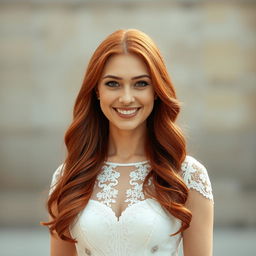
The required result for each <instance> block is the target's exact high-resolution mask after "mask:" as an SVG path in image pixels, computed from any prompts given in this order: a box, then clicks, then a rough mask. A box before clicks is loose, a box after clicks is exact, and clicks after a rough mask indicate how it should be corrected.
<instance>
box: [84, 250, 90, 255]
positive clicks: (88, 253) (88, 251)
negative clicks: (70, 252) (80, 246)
mask: <svg viewBox="0 0 256 256" xmlns="http://www.w3.org/2000/svg"><path fill="white" fill-rule="evenodd" d="M84 251H85V253H86V254H87V255H92V254H91V251H90V250H89V249H88V248H85V250H84Z"/></svg>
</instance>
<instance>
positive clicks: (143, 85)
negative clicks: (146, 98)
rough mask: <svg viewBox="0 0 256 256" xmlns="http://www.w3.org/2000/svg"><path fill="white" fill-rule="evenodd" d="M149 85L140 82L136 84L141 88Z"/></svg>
mask: <svg viewBox="0 0 256 256" xmlns="http://www.w3.org/2000/svg"><path fill="white" fill-rule="evenodd" d="M148 84H149V83H148V82H146V81H138V82H137V83H136V85H138V86H139V87H146V86H147V85H148Z"/></svg>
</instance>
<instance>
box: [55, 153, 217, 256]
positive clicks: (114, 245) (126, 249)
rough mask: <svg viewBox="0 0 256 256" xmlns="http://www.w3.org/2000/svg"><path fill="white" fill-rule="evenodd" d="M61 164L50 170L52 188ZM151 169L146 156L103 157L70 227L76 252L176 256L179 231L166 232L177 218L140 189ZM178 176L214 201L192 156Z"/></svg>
mask: <svg viewBox="0 0 256 256" xmlns="http://www.w3.org/2000/svg"><path fill="white" fill-rule="evenodd" d="M62 167H63V165H61V166H59V167H58V169H57V170H56V171H55V172H54V174H53V177H52V186H51V189H50V193H51V191H52V190H53V189H54V184H55V183H56V181H57V180H58V177H59V175H61V170H62ZM149 170H150V164H149V162H148V161H143V162H137V163H127V164H120V163H113V162H104V165H103V166H102V170H101V172H100V173H99V175H98V176H97V180H96V182H95V186H94V190H93V194H92V196H91V198H90V200H89V202H88V204H87V205H86V207H85V208H84V209H83V210H82V211H81V212H80V213H79V215H78V216H77V218H76V220H75V221H74V223H73V224H72V225H71V226H70V233H71V235H72V237H73V238H75V239H76V240H77V241H78V243H76V250H77V255H78V256H88V255H91V256H92V255H95V256H128V255H129V256H143V255H145V256H146V255H159V256H167V255H168V256H177V255H178V249H179V245H180V242H181V239H182V236H181V234H180V233H179V234H178V235H176V236H172V237H170V236H169V235H170V234H172V233H175V232H176V231H177V230H178V229H179V228H180V225H181V223H180V220H179V219H177V218H175V217H174V216H172V215H170V214H169V213H168V212H167V211H166V210H165V209H164V208H162V207H161V205H160V204H159V203H158V202H157V201H156V200H155V199H153V198H148V197H146V195H145V194H144V193H143V192H142V183H143V180H144V178H145V177H146V175H147V174H148V172H149ZM182 177H183V180H184V182H185V183H186V185H187V186H188V188H190V189H195V190H197V191H198V192H199V193H201V194H202V195H203V196H204V197H206V198H208V199H209V200H213V195H212V188H211V183H210V180H209V176H208V173H207V170H206V168H205V167H204V166H203V165H202V164H201V163H200V162H199V161H197V160H196V159H195V158H193V157H191V156H187V157H186V159H185V161H184V162H183V163H182ZM151 183H152V182H151V180H149V181H148V185H150V184H151Z"/></svg>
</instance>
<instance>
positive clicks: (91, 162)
mask: <svg viewBox="0 0 256 256" xmlns="http://www.w3.org/2000/svg"><path fill="white" fill-rule="evenodd" d="M122 53H132V54H136V55H137V56H138V57H140V58H142V60H143V61H144V63H145V64H146V65H147V67H148V70H149V73H150V76H151V80H152V84H153V86H154V90H155V92H156V94H157V96H158V98H157V99H156V100H155V103H154V107H153V110H152V112H151V114H150V116H149V117H148V119H147V136H146V137H147V138H146V143H145V152H146V157H147V159H149V161H150V166H151V171H150V172H149V174H148V175H147V177H146V178H145V180H144V183H143V191H144V192H147V194H149V195H150V196H151V197H152V198H155V199H157V200H158V202H159V203H160V204H161V205H162V206H163V207H164V208H165V209H166V210H167V211H168V212H169V213H170V214H171V215H173V216H175V217H176V218H178V219H180V221H181V227H180V229H179V230H178V231H177V232H176V233H175V234H172V235H176V234H178V233H179V232H182V231H184V230H185V229H186V228H188V227H189V224H190V221H191V217H192V215H191V212H190V211H189V210H188V209H186V208H185V206H184V204H185V202H186V200H187V197H188V188H187V186H186V185H185V183H184V182H183V180H182V178H181V176H180V171H181V164H182V162H183V161H184V160H185V157H186V143H185V138H184V135H183V134H182V131H181V129H180V128H179V127H178V126H177V125H176V124H175V120H176V118H177V116H178V114H179V112H180V103H179V102H178V100H177V98H176V93H175V90H174V87H173V84H172V82H171V80H170V77H169V75H168V72H167V69H166V66H165V64H164V61H163V58H162V56H161V54H160V52H159V50H158V48H157V46H156V45H155V43H154V42H153V41H152V39H151V38H150V37H149V36H147V35H146V34H145V33H143V32H141V31H139V30H136V29H128V30H117V31H116V32H114V33H112V34H111V35H109V36H108V37H107V38H106V39H105V40H104V41H103V42H102V43H101V44H100V45H99V47H98V48H97V49H96V50H95V52H94V54H93V56H92V57H91V59H90V61H89V64H88V67H87V70H86V74H85V77H84V80H83V83H82V86H81V89H80V91H79V94H78V96H77V98H76V101H75V105H74V110H73V121H72V123H71V125H70V126H69V128H68V129H67V131H66V133H65V144H66V147H67V156H66V159H65V161H64V169H63V174H62V176H61V177H60V178H59V180H58V183H57V184H56V186H55V189H54V190H53V192H52V193H51V194H50V196H49V198H48V202H47V207H48V211H49V214H50V215H51V216H52V220H51V221H49V222H43V223H42V224H43V225H47V226H48V227H49V230H50V232H51V233H53V232H54V231H55V232H57V234H58V236H59V237H60V238H61V239H63V240H66V241H69V242H76V240H75V239H72V237H69V235H67V234H68V232H67V231H68V230H69V227H70V225H71V224H72V222H73V221H74V220H75V218H76V217H77V215H78V213H79V212H80V211H81V210H82V209H83V208H84V207H85V206H86V205H87V203H88V201H89V199H90V196H91V194H92V192H93V186H94V183H95V180H96V177H97V175H98V173H99V171H100V170H101V166H102V164H103V161H104V160H107V153H108V152H107V149H108V133H109V128H108V119H107V118H106V117H105V116H104V114H103V112H102V111H101V109H100V106H99V101H98V100H97V96H96V92H95V89H96V86H97V83H98V81H99V79H100V77H101V74H102V71H103V68H104V65H105V63H106V61H107V60H108V59H109V58H110V57H111V56H113V55H114V54H122ZM150 177H152V182H153V185H154V192H153V191H152V190H151V189H150V187H148V186H147V181H148V179H149V178H150ZM53 209H56V210H55V211H54V210H53Z"/></svg>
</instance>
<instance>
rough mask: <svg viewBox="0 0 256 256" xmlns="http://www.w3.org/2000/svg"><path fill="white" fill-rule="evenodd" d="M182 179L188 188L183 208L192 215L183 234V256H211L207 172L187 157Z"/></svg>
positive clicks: (211, 212) (210, 199)
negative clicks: (188, 225)
mask: <svg viewBox="0 0 256 256" xmlns="http://www.w3.org/2000/svg"><path fill="white" fill-rule="evenodd" d="M183 179H184V181H185V183H186V185H187V186H188V188H189V193H188V199H187V201H186V204H185V206H186V207H187V208H188V209H189V210H190V211H191V213H192V220H191V222H190V227H189V228H188V229H186V230H185V231H184V232H183V252H184V256H212V243H213V223H214V207H213V206H214V203H213V194H212V187H211V182H210V179H209V176H208V172H207V170H206V168H205V167H204V166H203V165H202V164H201V163H200V162H198V161H197V160H196V159H194V158H193V157H188V158H187V159H186V161H185V163H184V165H183Z"/></svg>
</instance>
